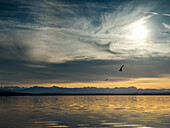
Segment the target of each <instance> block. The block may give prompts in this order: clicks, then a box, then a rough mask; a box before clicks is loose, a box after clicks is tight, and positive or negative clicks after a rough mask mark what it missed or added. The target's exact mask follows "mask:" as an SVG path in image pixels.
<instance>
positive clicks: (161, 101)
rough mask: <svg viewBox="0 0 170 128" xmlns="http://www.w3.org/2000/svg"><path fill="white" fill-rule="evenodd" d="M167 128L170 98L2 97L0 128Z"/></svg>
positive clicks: (169, 125) (169, 120) (168, 126)
mask: <svg viewBox="0 0 170 128" xmlns="http://www.w3.org/2000/svg"><path fill="white" fill-rule="evenodd" d="M63 127H70V128H170V96H165V95H164V96H6V97H5V96H4V97H2V96H1V97H0V128H63Z"/></svg>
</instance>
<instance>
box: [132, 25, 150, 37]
mask: <svg viewBox="0 0 170 128" xmlns="http://www.w3.org/2000/svg"><path fill="white" fill-rule="evenodd" d="M147 34H148V30H147V28H146V27H145V26H142V25H141V26H137V27H135V28H134V29H133V30H132V39H134V40H143V39H145V38H146V37H147Z"/></svg>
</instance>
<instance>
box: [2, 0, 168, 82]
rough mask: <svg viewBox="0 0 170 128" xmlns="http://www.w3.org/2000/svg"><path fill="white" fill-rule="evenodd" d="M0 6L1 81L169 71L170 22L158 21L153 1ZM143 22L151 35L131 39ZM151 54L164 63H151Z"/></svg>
mask: <svg viewBox="0 0 170 128" xmlns="http://www.w3.org/2000/svg"><path fill="white" fill-rule="evenodd" d="M1 5H2V6H3V8H2V9H1V14H0V38H1V40H0V61H1V64H0V68H1V72H2V73H1V75H0V80H1V81H2V83H4V81H7V82H8V83H10V82H11V84H12V83H14V84H17V83H27V84H29V83H48V82H50V81H52V82H74V81H77V80H79V81H82V82H84V81H85V82H86V81H88V82H91V81H93V82H97V81H100V80H103V78H105V77H107V76H110V77H111V79H112V80H113V81H119V80H120V81H122V80H126V79H129V78H132V77H157V76H159V74H168V73H169V70H168V68H167V67H169V66H167V65H165V67H163V69H164V70H163V71H162V70H161V69H162V68H161V66H162V65H164V64H163V62H164V63H169V61H168V60H169V57H170V54H169V53H170V48H169V36H167V30H166V33H165V31H164V29H165V28H166V29H168V30H169V26H168V24H165V23H166V22H162V21H160V22H159V20H155V19H156V18H158V15H157V14H158V13H159V11H153V10H154V9H153V8H154V6H155V5H154V4H153V2H151V3H148V2H146V3H145V2H135V1H132V2H128V1H124V2H119V1H109V2H108V1H106V2H104V3H103V2H101V3H100V2H95V1H94V2H90V1H84V2H78V1H77V2H68V1H53V0H43V1H41V2H40V1H33V0H30V1H20V0H14V1H8V2H7V1H2V2H1ZM10 5H12V7H11V6H10ZM4 14H5V15H4ZM159 14H160V13H159ZM154 20H155V21H154ZM153 21H154V22H153ZM155 22H156V23H155ZM161 24H162V25H161ZM140 25H142V26H145V27H146V28H147V29H148V37H147V38H146V39H145V40H134V39H131V38H130V37H131V35H132V31H133V29H134V28H135V27H137V26H140ZM151 25H153V27H151ZM150 59H151V60H152V59H155V61H156V62H159V61H157V60H160V61H163V62H162V63H159V66H157V65H156V66H153V67H152V66H148V65H150V64H148V62H150V61H151V60H150ZM164 59H165V60H164ZM143 61H144V62H146V63H142V62H143ZM122 63H125V64H126V65H127V66H129V67H130V68H129V67H128V68H127V69H126V70H128V73H127V74H125V75H123V76H121V75H122V74H121V75H120V74H117V72H116V71H117V69H118V68H119V66H120V65H121V64H122ZM136 63H137V64H136ZM141 63H142V66H141ZM129 64H131V65H133V66H132V67H131V66H130V65H129ZM151 64H155V63H154V60H152V63H151ZM113 66H116V67H114V68H113ZM112 68H113V70H111V69H112ZM155 68H160V69H159V70H156V71H157V72H156V71H155V70H154V69H155ZM145 69H147V70H148V71H149V72H143V70H145ZM85 76H86V77H85Z"/></svg>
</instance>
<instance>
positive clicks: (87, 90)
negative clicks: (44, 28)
mask: <svg viewBox="0 0 170 128" xmlns="http://www.w3.org/2000/svg"><path fill="white" fill-rule="evenodd" d="M0 92H15V93H30V94H170V89H149V88H148V89H137V88H136V87H115V88H96V87H84V88H63V87H57V86H53V87H39V86H34V87H29V88H26V87H18V86H8V87H0Z"/></svg>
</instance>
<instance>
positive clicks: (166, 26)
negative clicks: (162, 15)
mask: <svg viewBox="0 0 170 128" xmlns="http://www.w3.org/2000/svg"><path fill="white" fill-rule="evenodd" d="M162 24H163V26H164V27H165V28H166V29H168V30H170V25H168V24H165V23H162Z"/></svg>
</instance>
